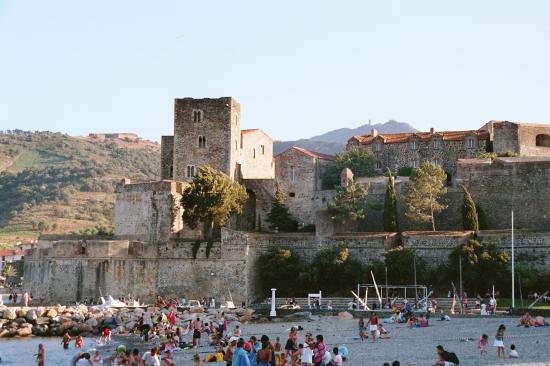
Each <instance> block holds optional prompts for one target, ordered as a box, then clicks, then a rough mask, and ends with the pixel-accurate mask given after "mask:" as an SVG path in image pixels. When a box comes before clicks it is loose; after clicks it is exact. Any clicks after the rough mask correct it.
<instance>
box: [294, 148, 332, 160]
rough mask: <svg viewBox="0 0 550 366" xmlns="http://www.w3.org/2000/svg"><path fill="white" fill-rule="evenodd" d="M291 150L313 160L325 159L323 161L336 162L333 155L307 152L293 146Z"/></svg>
mask: <svg viewBox="0 0 550 366" xmlns="http://www.w3.org/2000/svg"><path fill="white" fill-rule="evenodd" d="M291 149H294V150H296V151H299V152H301V153H302V154H305V155H307V156H311V157H312V158H317V159H323V160H334V156H332V155H327V154H323V153H319V152H316V151H311V150H306V149H304V148H302V147H298V146H292V147H291Z"/></svg>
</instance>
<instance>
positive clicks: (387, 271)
mask: <svg viewBox="0 0 550 366" xmlns="http://www.w3.org/2000/svg"><path fill="white" fill-rule="evenodd" d="M384 268H385V269H386V301H388V298H389V296H388V267H387V266H386V267H384Z"/></svg>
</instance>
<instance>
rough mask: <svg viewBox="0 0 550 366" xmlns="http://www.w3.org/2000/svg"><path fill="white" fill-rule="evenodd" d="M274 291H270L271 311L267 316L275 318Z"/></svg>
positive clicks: (273, 289) (274, 289)
mask: <svg viewBox="0 0 550 366" xmlns="http://www.w3.org/2000/svg"><path fill="white" fill-rule="evenodd" d="M275 291H277V289H276V288H272V289H271V311H270V312H269V316H277V311H276V310H275Z"/></svg>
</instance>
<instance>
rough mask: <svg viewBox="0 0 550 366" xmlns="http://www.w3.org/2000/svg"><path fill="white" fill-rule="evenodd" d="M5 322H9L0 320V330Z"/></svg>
mask: <svg viewBox="0 0 550 366" xmlns="http://www.w3.org/2000/svg"><path fill="white" fill-rule="evenodd" d="M7 322H9V320H8V319H0V328H2V327H3V326H4V324H6V323H7Z"/></svg>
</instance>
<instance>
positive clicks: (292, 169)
mask: <svg viewBox="0 0 550 366" xmlns="http://www.w3.org/2000/svg"><path fill="white" fill-rule="evenodd" d="M295 180H296V167H295V166H294V165H291V166H290V181H291V182H294V181H295Z"/></svg>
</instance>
